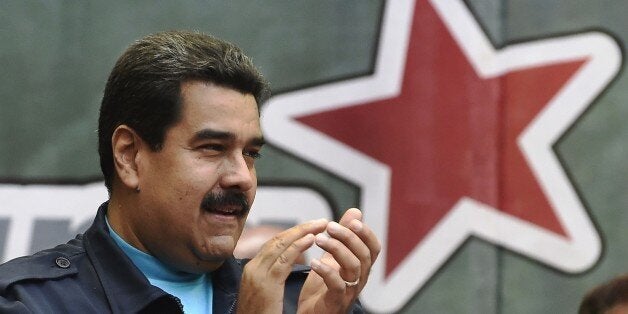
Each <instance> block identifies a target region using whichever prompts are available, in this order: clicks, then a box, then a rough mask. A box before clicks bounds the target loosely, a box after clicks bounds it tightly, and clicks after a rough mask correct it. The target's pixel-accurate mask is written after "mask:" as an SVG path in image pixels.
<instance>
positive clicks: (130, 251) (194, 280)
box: [105, 220, 213, 314]
mask: <svg viewBox="0 0 628 314" xmlns="http://www.w3.org/2000/svg"><path fill="white" fill-rule="evenodd" d="M105 221H106V222H107V227H108V228H109V233H110V234H111V237H112V238H113V240H114V242H116V244H118V246H119V247H120V248H121V249H122V251H123V252H124V253H125V254H126V255H127V256H128V257H129V258H130V259H131V261H133V263H134V264H135V266H137V268H139V269H140V271H142V273H144V276H146V278H148V281H149V282H150V283H151V284H152V285H153V286H156V287H159V288H161V289H162V290H164V291H166V292H167V293H170V294H172V295H173V296H176V297H177V298H179V299H180V300H181V303H182V304H183V310H184V312H185V313H189V314H191V313H199V314H200V313H204V314H212V303H213V300H212V296H213V286H212V280H211V274H210V273H208V274H201V275H198V274H190V273H186V272H181V271H177V270H175V269H172V268H170V267H168V266H167V265H165V264H164V263H162V262H160V261H159V260H158V259H157V258H155V257H154V256H152V255H149V254H146V253H144V252H142V251H140V250H138V249H136V248H135V247H133V246H132V245H130V244H128V243H127V242H126V241H124V239H122V237H120V236H119V235H118V234H117V233H116V232H115V231H114V230H113V228H111V226H110V225H109V220H105Z"/></svg>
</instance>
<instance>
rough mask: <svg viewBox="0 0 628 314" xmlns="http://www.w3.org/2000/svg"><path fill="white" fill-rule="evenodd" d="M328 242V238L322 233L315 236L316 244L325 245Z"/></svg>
mask: <svg viewBox="0 0 628 314" xmlns="http://www.w3.org/2000/svg"><path fill="white" fill-rule="evenodd" d="M327 240H329V236H328V235H326V234H324V233H319V234H317V235H316V244H319V245H320V244H325V242H327Z"/></svg>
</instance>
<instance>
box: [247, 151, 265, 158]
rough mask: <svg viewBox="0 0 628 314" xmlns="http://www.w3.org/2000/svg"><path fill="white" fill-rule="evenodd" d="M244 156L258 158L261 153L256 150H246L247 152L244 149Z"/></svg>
mask: <svg viewBox="0 0 628 314" xmlns="http://www.w3.org/2000/svg"><path fill="white" fill-rule="evenodd" d="M244 156H247V157H251V158H253V159H258V158H260V157H262V154H260V153H259V152H257V151H248V152H247V151H245V152H244Z"/></svg>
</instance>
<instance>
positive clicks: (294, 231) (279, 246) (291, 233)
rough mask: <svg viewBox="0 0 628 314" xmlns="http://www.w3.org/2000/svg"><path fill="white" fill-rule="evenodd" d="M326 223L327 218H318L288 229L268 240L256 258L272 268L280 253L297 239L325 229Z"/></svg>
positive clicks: (263, 264) (261, 263)
mask: <svg viewBox="0 0 628 314" xmlns="http://www.w3.org/2000/svg"><path fill="white" fill-rule="evenodd" d="M326 225H327V220H326V219H318V220H312V221H309V222H306V223H303V224H299V225H296V226H294V227H292V228H290V229H287V230H285V231H283V232H281V233H279V234H277V235H275V236H274V237H273V238H272V239H270V240H268V241H267V242H266V243H265V244H264V245H263V246H262V249H261V250H260V252H259V253H258V254H257V255H256V257H255V258H257V259H259V263H260V265H262V266H266V267H267V268H270V267H271V266H272V265H273V264H274V263H275V261H276V260H277V258H278V257H279V255H281V254H282V253H283V252H284V251H285V250H286V249H288V248H289V247H290V246H291V245H292V244H293V243H294V242H295V241H297V240H298V239H301V238H303V237H304V236H305V235H307V234H310V233H311V234H314V233H319V232H321V231H323V230H324V229H325V226H326Z"/></svg>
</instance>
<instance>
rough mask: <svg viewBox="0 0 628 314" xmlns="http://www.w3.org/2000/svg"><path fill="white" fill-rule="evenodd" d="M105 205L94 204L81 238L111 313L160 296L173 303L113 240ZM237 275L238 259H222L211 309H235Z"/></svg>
mask: <svg viewBox="0 0 628 314" xmlns="http://www.w3.org/2000/svg"><path fill="white" fill-rule="evenodd" d="M107 206H108V203H107V202H105V203H104V204H102V205H101V206H100V208H98V213H97V214H96V218H95V219H94V223H93V224H92V226H91V227H90V228H89V229H88V230H87V231H86V232H85V237H84V240H83V241H84V246H85V251H86V252H87V256H88V257H89V259H90V260H91V262H92V264H93V265H94V269H95V270H96V273H97V274H98V278H99V279H100V282H101V284H102V287H103V290H104V292H105V295H106V296H107V300H108V301H109V305H110V306H111V310H112V311H113V312H114V313H137V312H140V311H141V310H142V309H145V308H147V307H148V306H150V305H151V304H153V303H156V302H157V301H158V300H159V303H161V302H163V300H164V299H170V300H171V301H172V302H173V303H172V305H176V301H175V299H174V298H173V297H172V296H170V295H169V294H167V293H166V292H164V291H163V290H161V289H159V288H157V287H155V286H153V285H151V284H150V283H149V282H148V279H146V277H145V276H144V274H142V272H141V271H140V270H139V269H138V268H137V267H135V265H134V264H133V262H132V261H131V260H130V259H129V258H128V257H127V256H126V254H124V252H123V251H122V250H121V249H120V248H119V247H118V245H117V244H116V243H115V242H114V241H113V239H112V238H111V236H110V234H109V230H108V228H107V226H106V222H105V215H106V213H107ZM241 277H242V265H241V261H240V260H236V259H234V258H230V259H228V260H226V261H225V263H224V264H223V265H222V266H221V267H220V268H219V269H217V270H216V271H214V272H213V273H212V283H213V286H214V295H213V310H214V313H227V312H235V302H236V300H237V294H238V290H239V289H240V278H241Z"/></svg>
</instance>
